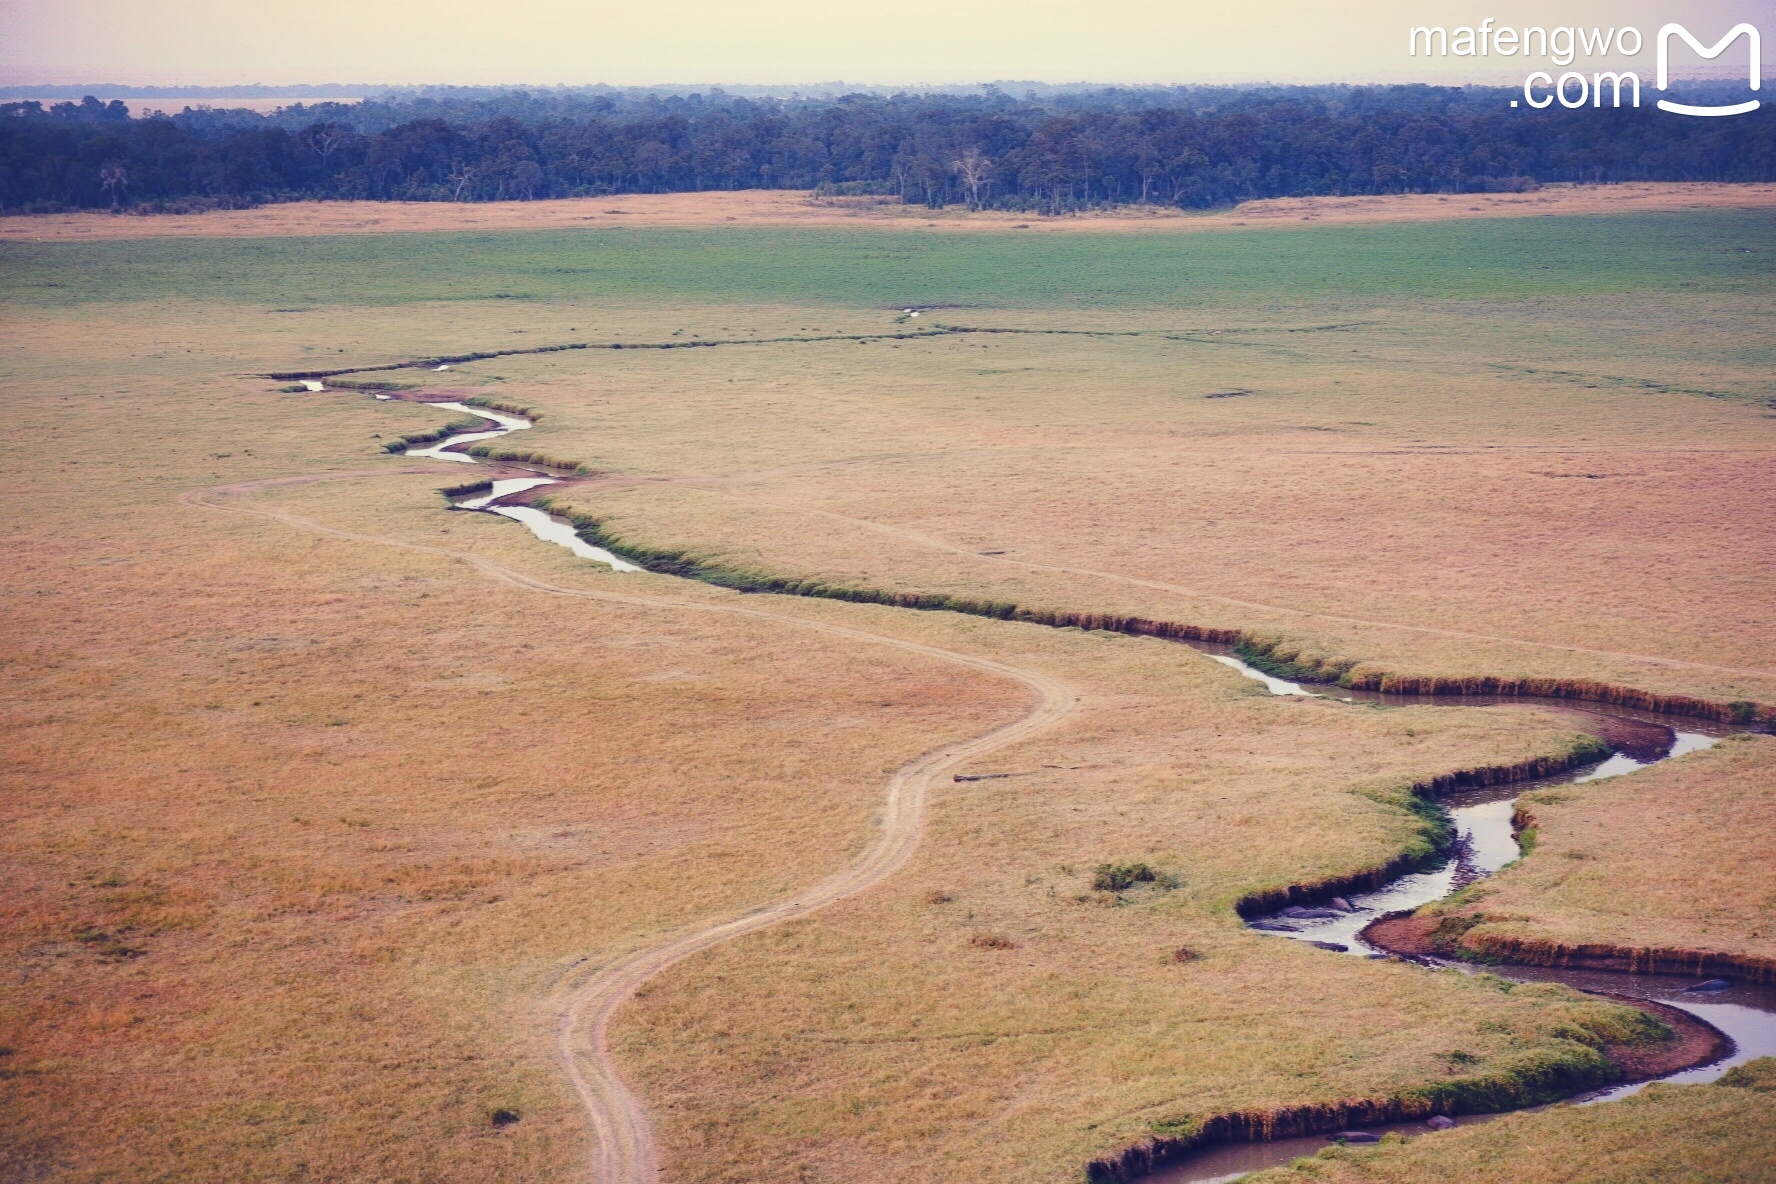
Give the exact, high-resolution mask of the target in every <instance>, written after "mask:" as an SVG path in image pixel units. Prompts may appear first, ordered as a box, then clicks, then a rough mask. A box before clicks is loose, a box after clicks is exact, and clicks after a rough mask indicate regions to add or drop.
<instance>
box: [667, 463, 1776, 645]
mask: <svg viewBox="0 0 1776 1184" xmlns="http://www.w3.org/2000/svg"><path fill="white" fill-rule="evenodd" d="M679 483H682V484H685V485H690V486H694V487H700V488H705V489H708V490H709V492H711V493H715V494H719V495H720V496H722V497H727V498H732V499H734V500H735V501H743V502H750V503H752V504H753V505H759V506H768V507H770V508H771V509H774V510H786V511H789V512H791V513H802V514H812V515H815V516H816V517H820V518H826V519H829V520H831V521H834V522H843V523H846V524H847V525H850V526H858V527H862V528H864V529H866V530H871V531H875V532H876V533H878V534H885V535H889V536H892V537H894V538H898V539H901V540H903V541H905V542H910V543H914V544H917V545H918V546H921V547H925V548H928V549H930V550H935V551H946V552H948V553H950V554H952V555H963V556H967V557H968V558H970V559H979V560H984V561H986V562H988V563H1000V564H1009V565H1011V566H1013V567H1023V568H1029V569H1030V570H1033V571H1058V572H1064V573H1066V574H1068V575H1077V576H1091V577H1093V578H1096V579H1101V580H1110V581H1113V582H1115V583H1119V584H1129V585H1132V586H1134V587H1137V588H1153V589H1156V590H1158V591H1162V592H1175V593H1178V594H1179V595H1182V596H1195V597H1198V598H1200V599H1203V600H1213V601H1215V602H1216V603H1219V604H1230V605H1233V606H1234V607H1236V608H1250V609H1259V610H1261V611H1264V612H1273V613H1286V614H1289V615H1291V616H1297V617H1301V618H1302V619H1303V620H1308V621H1336V622H1338V623H1339V624H1341V625H1362V626H1365V627H1369V628H1376V629H1397V630H1401V631H1403V632H1407V633H1423V634H1427V635H1429V636H1434V637H1458V638H1462V639H1463V640H1467V641H1489V642H1496V643H1499V644H1501V645H1520V646H1527V647H1530V648H1534V649H1544V650H1558V651H1560V652H1562V653H1569V654H1589V655H1592V656H1594V657H1600V658H1622V659H1625V660H1627V661H1632V662H1645V663H1648V664H1649V665H1653V666H1670V667H1678V668H1682V669H1685V670H1712V671H1715V672H1717V673H1721V674H1744V675H1752V676H1755V677H1759V678H1776V670H1758V669H1754V668H1749V667H1743V666H1718V665H1715V664H1713V663H1711V662H1692V661H1688V660H1687V659H1683V658H1661V657H1657V656H1655V655H1653V654H1630V653H1624V652H1622V651H1620V650H1604V649H1594V648H1592V647H1590V646H1582V645H1566V644H1563V643H1561V642H1555V641H1536V640H1533V639H1531V638H1527V637H1503V636H1499V635H1496V634H1490V633H1473V632H1468V631H1466V630H1462V629H1443V628H1439V627H1437V626H1435V625H1414V624H1409V623H1406V622H1402V621H1380V620H1375V619H1373V618H1369V617H1352V616H1345V615H1343V614H1341V613H1325V612H1316V611H1314V610H1312V609H1304V608H1295V607H1293V606H1291V605H1286V604H1267V603H1264V602H1263V601H1257V600H1241V599H1239V598H1237V597H1233V596H1224V595H1222V594H1221V593H1219V592H1209V591H1207V590H1205V589H1202V588H1190V587H1186V586H1184V585H1182V584H1172V583H1167V582H1166V581H1164V580H1148V579H1143V578H1141V577H1140V576H1130V575H1123V574H1122V573H1120V572H1112V571H1100V570H1098V569H1096V568H1090V567H1075V566H1072V565H1070V564H1064V563H1042V562H1040V561H1038V560H1034V559H1014V558H1012V557H1010V556H1006V555H983V554H981V552H979V551H976V550H974V549H972V548H969V547H962V546H958V545H957V544H955V543H949V542H945V541H944V540H943V539H937V538H932V537H931V536H930V535H927V534H921V533H919V532H918V531H915V530H907V529H905V528H903V527H898V526H889V525H888V524H886V523H882V522H871V521H870V520H869V519H867V518H854V517H851V516H850V515H848V514H840V513H836V512H834V511H832V510H817V509H814V508H812V507H809V506H793V505H787V504H785V503H782V502H774V501H770V500H768V499H766V498H761V497H757V496H753V495H748V494H744V493H736V492H734V491H733V490H728V489H721V488H718V484H719V482H718V481H712V480H697V479H691V480H685V481H682V482H679Z"/></svg>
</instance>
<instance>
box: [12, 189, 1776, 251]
mask: <svg viewBox="0 0 1776 1184" xmlns="http://www.w3.org/2000/svg"><path fill="white" fill-rule="evenodd" d="M1771 205H1776V185H1718V184H1703V183H1671V182H1645V183H1638V184H1622V185H1552V186H1549V187H1548V188H1545V189H1542V190H1540V191H1538V192H1535V193H1527V194H1460V195H1455V196H1442V195H1437V194H1402V195H1397V196H1386V197H1291V198H1274V199H1269V200H1265V201H1251V202H1246V203H1245V204H1243V205H1239V206H1235V207H1233V208H1231V209H1227V210H1214V211H1194V210H1190V211H1186V210H1178V209H1172V208H1170V207H1164V206H1160V207H1150V206H1124V207H1122V208H1120V209H1115V210H1104V211H1092V212H1088V213H1084V214H1074V215H1069V216H1067V217H1052V218H1051V217H1044V216H1041V215H1037V214H1020V213H1006V212H1001V211H995V210H976V211H969V210H965V209H962V208H960V207H955V208H951V209H946V210H937V211H933V210H928V209H926V208H925V207H924V206H906V205H901V204H900V203H899V202H898V200H891V199H886V198H826V199H818V198H812V197H810V196H809V195H808V194H807V193H806V192H804V191H801V190H778V189H760V190H741V191H736V192H720V193H662V194H629V195H625V196H622V197H589V198H566V199H557V200H552V201H522V202H520V201H509V202H473V203H466V204H464V203H450V202H373V201H328V202H289V203H285V204H280V205H271V206H262V207H260V208H258V209H253V210H217V211H213V212H211V213H207V214H166V215H157V216H155V217H134V216H127V215H121V216H120V215H112V214H109V213H97V212H94V213H81V214H40V215H29V216H22V215H21V216H13V217H7V218H0V240H5V239H17V240H27V239H28V240H37V241H55V240H58V239H59V240H78V239H106V238H156V237H178V238H184V237H206V238H207V237H257V236H261V235H291V234H297V235H303V234H389V233H403V232H406V233H411V232H440V231H453V230H481V231H485V230H539V229H582V228H585V227H586V226H588V225H592V226H613V225H615V226H663V227H705V226H730V225H731V226H795V227H807V228H810V229H818V228H825V229H853V228H859V227H884V228H896V227H898V228H906V229H924V228H939V229H944V230H964V231H977V230H1017V231H1037V232H1043V231H1051V232H1052V231H1105V230H1164V231H1168V232H1178V231H1189V230H1232V229H1238V228H1241V227H1276V226H1281V225H1285V224H1288V223H1300V222H1310V223H1322V224H1326V225H1342V224H1349V223H1362V222H1423V221H1449V220H1454V219H1462V220H1466V219H1471V218H1473V217H1475V216H1476V215H1478V216H1480V217H1486V218H1501V217H1502V218H1521V217H1525V216H1528V215H1535V216H1542V215H1548V214H1599V213H1615V212H1624V211H1646V210H1694V209H1748V208H1749V209H1757V208H1768V207H1769V206H1771Z"/></svg>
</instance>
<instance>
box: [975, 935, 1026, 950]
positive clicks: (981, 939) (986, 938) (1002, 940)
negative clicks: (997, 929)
mask: <svg viewBox="0 0 1776 1184" xmlns="http://www.w3.org/2000/svg"><path fill="white" fill-rule="evenodd" d="M968 944H969V945H971V946H973V947H974V948H975V949H977V950H1015V949H1017V942H1015V941H1012V940H1011V939H1010V938H1009V937H1006V936H1005V935H1004V934H1003V933H977V934H975V935H974V936H973V937H971V938H969V939H968Z"/></svg>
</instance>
